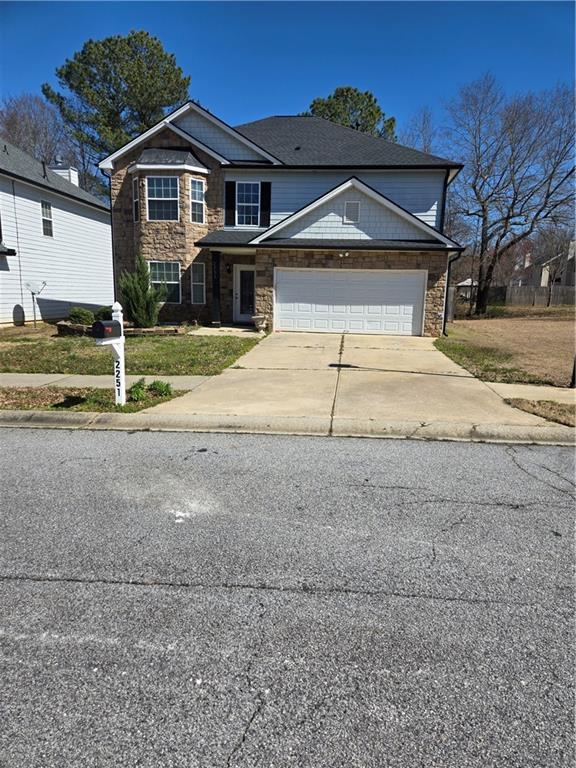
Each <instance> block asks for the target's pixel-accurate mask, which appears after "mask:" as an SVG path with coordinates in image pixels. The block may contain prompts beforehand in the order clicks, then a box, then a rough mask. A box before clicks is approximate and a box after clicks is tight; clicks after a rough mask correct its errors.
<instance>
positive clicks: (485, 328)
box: [435, 308, 575, 387]
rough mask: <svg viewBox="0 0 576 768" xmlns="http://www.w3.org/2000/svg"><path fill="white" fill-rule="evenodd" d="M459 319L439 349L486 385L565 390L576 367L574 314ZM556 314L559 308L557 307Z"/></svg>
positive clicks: (535, 313) (438, 344) (564, 311)
mask: <svg viewBox="0 0 576 768" xmlns="http://www.w3.org/2000/svg"><path fill="white" fill-rule="evenodd" d="M514 309H515V310H516V312H515V313H511V315H510V316H505V317H493V318H484V319H477V320H476V319H474V320H456V321H454V322H453V323H450V324H449V325H448V337H442V338H440V339H437V340H436V342H435V345H436V347H437V349H439V350H440V351H441V352H444V354H445V355H447V356H448V357H449V358H451V359H452V360H454V362H455V363H458V364H459V365H461V366H462V367H463V368H466V370H468V371H470V373H473V374H474V376H477V377H478V378H480V379H483V380H484V381H501V382H506V383H519V384H551V385H553V386H557V387H567V386H568V384H569V383H570V377H571V375H572V366H573V365H574V352H575V349H574V330H575V324H574V310H573V308H572V309H571V311H566V308H562V309H563V311H562V312H560V311H553V312H551V313H550V314H548V315H547V314H543V311H545V310H542V309H540V310H539V311H535V312H527V311H524V313H523V314H521V313H520V312H519V309H520V308H514ZM553 309H555V308H553Z"/></svg>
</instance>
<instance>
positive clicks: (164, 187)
mask: <svg viewBox="0 0 576 768" xmlns="http://www.w3.org/2000/svg"><path fill="white" fill-rule="evenodd" d="M146 191H147V194H146V196H147V203H148V221H178V177H177V176H147V177H146Z"/></svg>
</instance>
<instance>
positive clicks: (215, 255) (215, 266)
mask: <svg viewBox="0 0 576 768" xmlns="http://www.w3.org/2000/svg"><path fill="white" fill-rule="evenodd" d="M212 325H213V326H215V327H216V328H220V325H221V321H220V251H212Z"/></svg>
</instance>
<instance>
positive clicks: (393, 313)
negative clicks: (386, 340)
mask: <svg viewBox="0 0 576 768" xmlns="http://www.w3.org/2000/svg"><path fill="white" fill-rule="evenodd" d="M275 282H276V301H275V305H274V329H275V330H277V331H316V332H318V331H325V332H328V333H390V334H398V335H405V336H419V335H420V334H421V333H422V321H423V315H424V301H425V294H426V272H425V271H424V270H417V269H411V270H405V271H401V270H391V269H385V270H379V269H372V270H360V269H350V270H346V269H338V270H330V269H282V268H277V269H276V270H275Z"/></svg>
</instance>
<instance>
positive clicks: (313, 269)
mask: <svg viewBox="0 0 576 768" xmlns="http://www.w3.org/2000/svg"><path fill="white" fill-rule="evenodd" d="M278 272H363V273H368V274H370V273H371V272H379V273H384V272H385V273H387V274H408V275H411V274H413V273H414V272H419V273H421V274H423V275H424V282H423V294H422V320H421V324H420V333H417V334H413V335H414V336H424V322H425V320H426V298H427V296H428V270H427V269H362V268H360V269H348V268H345V269H340V268H338V269H331V268H330V267H274V274H273V278H272V331H276V275H277V273H278ZM300 333H326V331H300ZM332 333H337V331H332ZM345 333H349V331H345ZM354 333H358V331H354ZM372 335H376V336H377V335H382V336H385V335H389V336H393V335H395V334H372Z"/></svg>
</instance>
